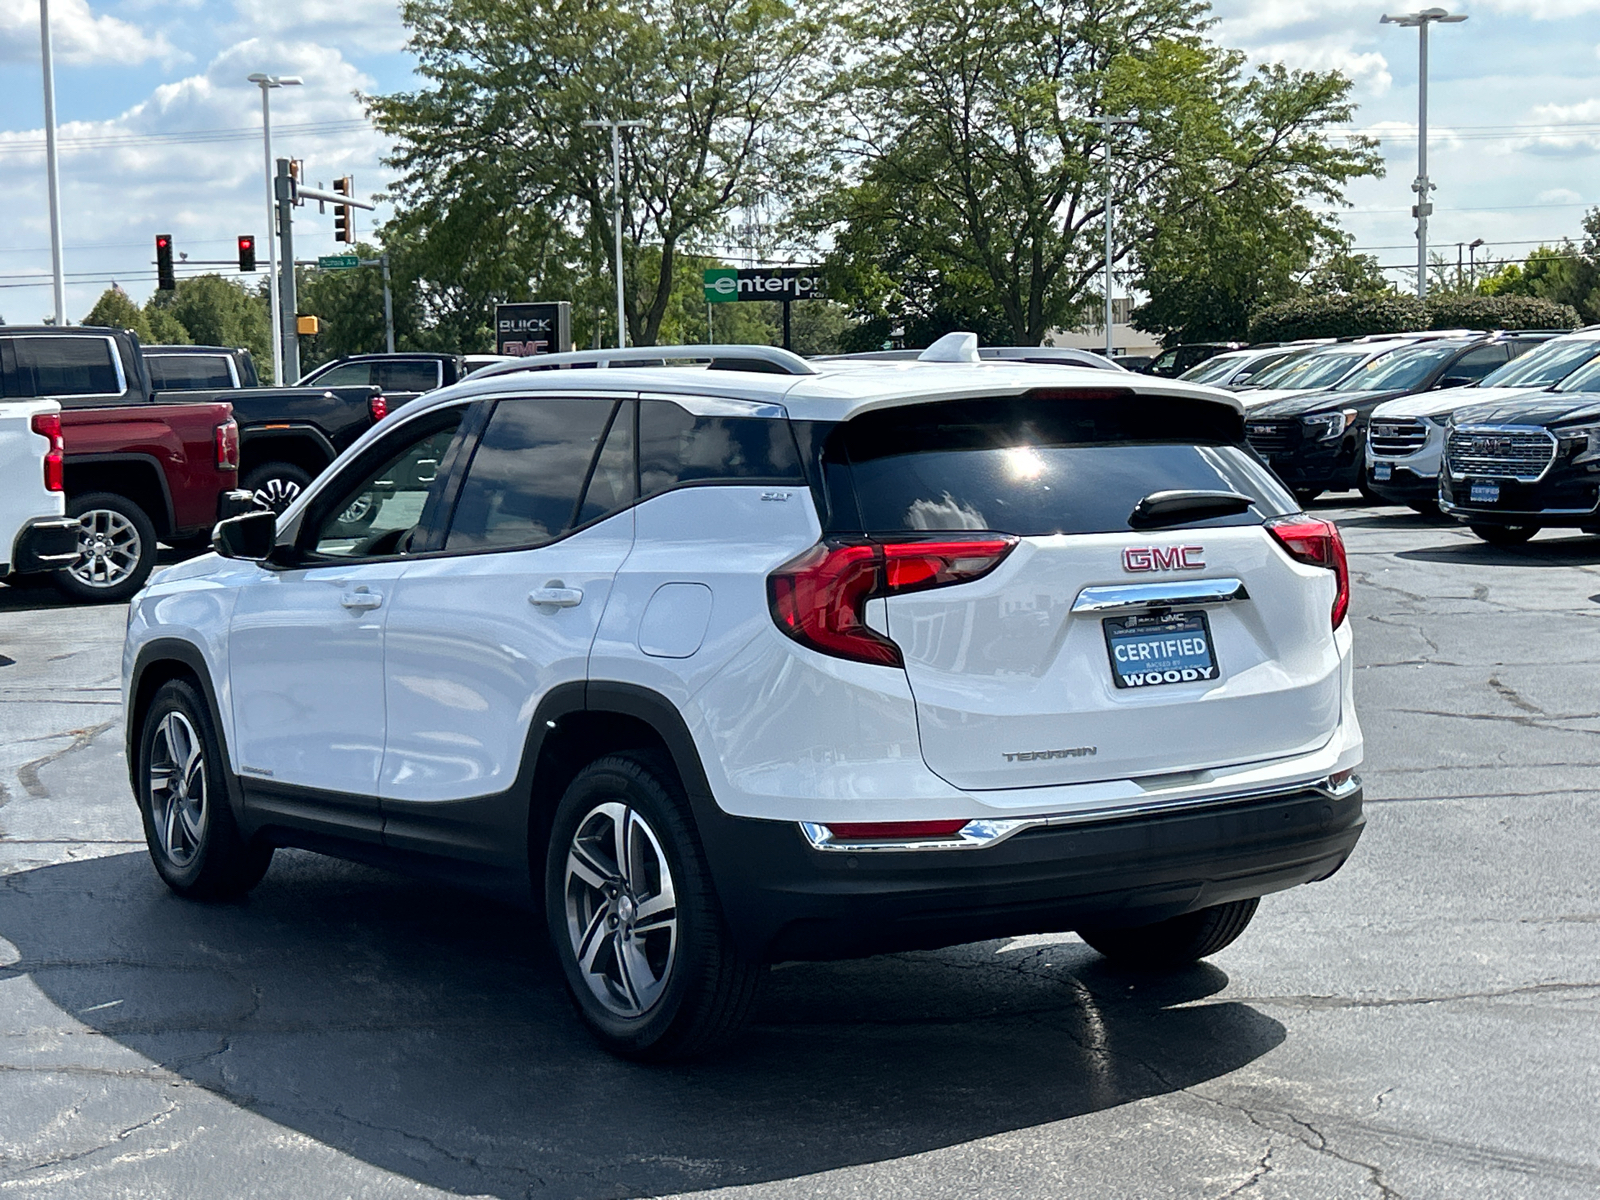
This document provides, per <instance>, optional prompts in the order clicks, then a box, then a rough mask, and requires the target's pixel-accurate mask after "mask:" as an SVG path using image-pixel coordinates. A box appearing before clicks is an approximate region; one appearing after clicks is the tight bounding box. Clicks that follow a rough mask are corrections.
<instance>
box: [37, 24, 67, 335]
mask: <svg viewBox="0 0 1600 1200" xmlns="http://www.w3.org/2000/svg"><path fill="white" fill-rule="evenodd" d="M39 52H40V59H41V60H42V64H43V66H44V169H45V175H46V177H47V179H48V187H47V190H48V191H49V194H50V268H51V271H52V272H53V273H54V275H55V300H56V324H57V325H58V326H61V325H65V324H66V323H67V271H66V262H65V258H64V256H63V254H62V250H61V163H60V160H59V159H58V158H57V157H56V68H55V59H54V55H53V54H52V53H51V45H50V0H39Z"/></svg>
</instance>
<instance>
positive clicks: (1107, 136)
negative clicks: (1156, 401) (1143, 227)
mask: <svg viewBox="0 0 1600 1200" xmlns="http://www.w3.org/2000/svg"><path fill="white" fill-rule="evenodd" d="M1089 120H1090V122H1091V123H1092V124H1095V125H1098V126H1100V133H1101V135H1102V137H1103V138H1104V141H1105V158H1106V164H1105V165H1106V357H1107V358H1110V357H1111V355H1112V354H1113V353H1114V352H1115V351H1116V339H1115V338H1114V337H1113V336H1112V332H1111V325H1112V321H1111V285H1112V279H1111V253H1112V251H1111V233H1112V228H1113V224H1114V223H1113V220H1112V192H1111V139H1112V137H1113V136H1115V133H1116V128H1117V126H1119V125H1137V124H1138V123H1139V122H1138V121H1136V120H1134V118H1132V117H1090V118H1089Z"/></svg>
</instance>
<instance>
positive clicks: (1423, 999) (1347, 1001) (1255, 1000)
mask: <svg viewBox="0 0 1600 1200" xmlns="http://www.w3.org/2000/svg"><path fill="white" fill-rule="evenodd" d="M1592 991H1600V979H1597V980H1592V981H1589V982H1578V983H1529V984H1523V985H1522V986H1520V987H1509V988H1491V989H1487V990H1484V991H1477V992H1448V993H1445V994H1442V995H1438V996H1375V997H1371V998H1368V999H1362V998H1359V997H1355V996H1249V995H1237V996H1228V997H1227V998H1226V999H1224V1000H1220V1001H1201V1002H1200V1003H1197V1004H1193V1005H1190V1007H1192V1008H1205V1007H1209V1006H1211V1005H1212V1004H1222V1003H1227V1004H1268V1005H1279V1006H1283V1007H1288V1008H1298V1009H1301V1010H1303V1011H1307V1012H1311V1011H1317V1010H1323V1009H1341V1008H1409V1007H1414V1006H1420V1005H1426V1004H1449V1003H1452V1002H1454V1001H1458V1000H1503V999H1506V998H1508V997H1511V996H1541V995H1546V994H1549V993H1554V992H1592Z"/></svg>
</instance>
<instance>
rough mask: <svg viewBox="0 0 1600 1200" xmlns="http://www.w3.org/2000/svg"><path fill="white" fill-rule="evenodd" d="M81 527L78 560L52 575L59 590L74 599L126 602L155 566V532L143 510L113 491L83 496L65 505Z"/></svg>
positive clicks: (68, 512)
mask: <svg viewBox="0 0 1600 1200" xmlns="http://www.w3.org/2000/svg"><path fill="white" fill-rule="evenodd" d="M67 516H69V517H77V518H78V519H79V521H80V522H81V525H80V530H79V533H78V549H79V554H78V561H77V562H75V563H73V564H72V566H70V567H67V568H65V569H64V570H60V571H56V572H54V573H53V574H52V575H51V577H50V579H51V582H52V583H54V584H55V585H56V588H57V590H58V591H60V592H61V594H62V595H64V596H69V597H71V598H72V599H74V600H92V601H100V602H103V603H111V602H114V601H118V600H126V599H127V598H128V597H129V596H131V595H133V594H134V593H135V592H137V591H138V590H139V589H140V588H142V587H143V586H144V581H145V580H146V579H148V578H150V571H151V569H152V568H154V567H155V565H156V528H155V526H154V525H153V524H152V523H151V521H150V518H149V516H148V515H147V514H146V513H145V511H144V509H142V508H140V507H139V506H138V505H137V504H135V503H134V502H133V501H132V500H129V499H128V498H127V497H126V496H119V495H117V494H116V493H115V492H88V493H86V494H84V495H82V496H75V497H73V498H72V499H71V500H69V501H68V502H67Z"/></svg>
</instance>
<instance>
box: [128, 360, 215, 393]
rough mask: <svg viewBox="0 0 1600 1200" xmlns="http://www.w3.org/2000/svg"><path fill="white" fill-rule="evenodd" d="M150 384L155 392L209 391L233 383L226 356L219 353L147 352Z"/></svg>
mask: <svg viewBox="0 0 1600 1200" xmlns="http://www.w3.org/2000/svg"><path fill="white" fill-rule="evenodd" d="M144 361H145V365H146V366H147V367H149V368H150V387H151V388H152V389H153V390H154V391H158V392H193V391H209V390H216V389H219V388H231V387H233V375H232V374H231V373H230V372H229V371H228V360H227V359H226V358H224V357H223V356H222V355H220V354H147V355H145V360H144Z"/></svg>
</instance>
